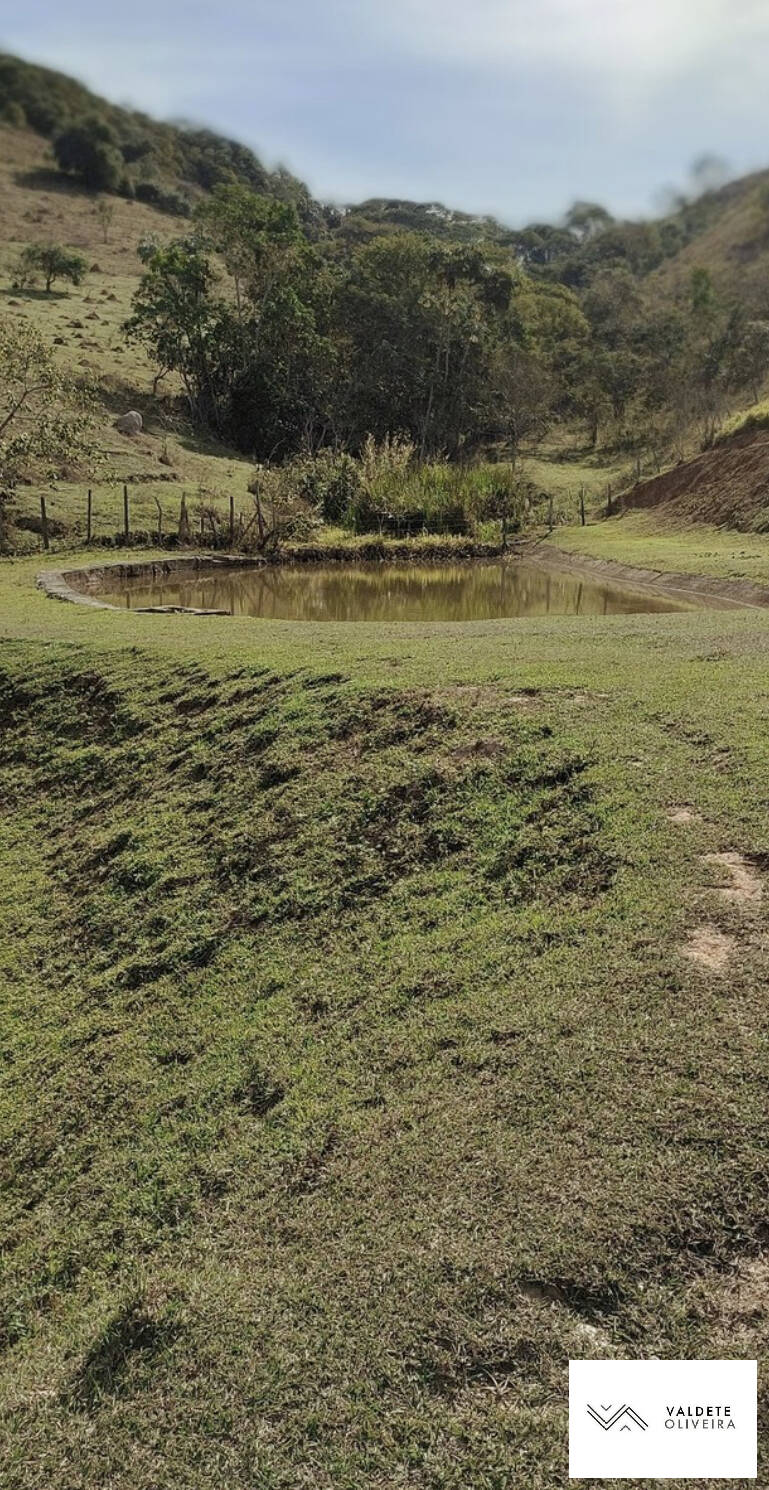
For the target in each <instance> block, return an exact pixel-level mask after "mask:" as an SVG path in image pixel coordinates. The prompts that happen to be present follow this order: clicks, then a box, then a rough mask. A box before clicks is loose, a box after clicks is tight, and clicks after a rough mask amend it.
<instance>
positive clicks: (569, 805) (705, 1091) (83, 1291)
mask: <svg viewBox="0 0 769 1490" xmlns="http://www.w3.org/2000/svg"><path fill="white" fill-rule="evenodd" d="M620 527H621V525H620V524H617V525H616V527H615V528H612V529H610V526H609V525H606V528H605V530H604V531H606V532H607V533H609V532H611V531H613V532H619V530H620ZM599 531H600V530H599V529H595V530H593V529H587V530H585V532H586V533H588V534H589V533H591V532H596V533H597V532H599ZM561 537H562V535H559V541H560V538H561ZM565 541H566V542H567V543H568V542H569V539H568V538H567V539H566V540H565ZM585 541H586V540H585V538H584V535H583V536H582V537H581V538H580V536H579V534H578V535H577V537H575V539H574V545H573V546H575V545H577V544H578V543H579V542H583V543H584V542H585ZM587 541H588V542H589V541H590V540H587ZM604 541H605V542H608V539H606V540H604ZM698 541H699V540H694V539H693V540H692V542H693V543H696V542H698ZM703 541H704V540H703ZM747 541H748V540H746V542H747ZM749 541H750V542H751V543H752V542H753V540H752V539H751V540H749ZM735 542H737V543H741V542H742V539H741V538H740V537H739V535H736V536H735ZM758 542H759V543H760V540H758ZM620 550H621V542H620V540H617V551H616V552H613V553H612V554H611V555H609V554H608V553H606V554H605V556H610V557H624V558H625V559H630V560H631V561H632V558H631V554H630V553H629V551H628V550H627V548H626V549H625V551H624V554H621V553H620ZM81 557H82V556H81ZM71 562H72V563H73V564H75V563H76V562H77V558H76V556H73V558H72V561H71ZM641 562H648V559H643V560H641ZM40 567H41V561H40V560H39V559H38V560H26V559H25V560H22V561H18V562H10V561H6V562H3V564H2V565H1V566H0V814H2V816H1V817H0V915H1V916H2V924H3V928H4V934H3V937H2V942H1V944H0V945H1V950H0V997H1V999H2V1015H1V1023H0V1035H1V1040H0V1051H1V1053H2V1083H1V1084H0V1105H1V1107H2V1117H1V1118H0V1132H1V1134H2V1165H3V1170H2V1173H3V1187H2V1194H1V1196H0V1222H1V1225H2V1231H1V1234H0V1235H1V1239H2V1240H1V1244H2V1258H3V1266H2V1271H1V1272H0V1331H1V1333H2V1343H3V1352H2V1356H1V1357H0V1403H1V1410H2V1422H1V1423H0V1437H1V1440H2V1443H3V1452H2V1459H1V1460H0V1485H2V1486H3V1487H8V1490H80V1487H84V1490H85V1487H88V1490H91V1487H93V1486H94V1485H97V1484H98V1485H104V1486H109V1487H110V1490H182V1487H183V1490H204V1487H205V1490H213V1487H215V1490H225V1487H226V1490H246V1487H248V1490H300V1487H312V1490H332V1487H333V1490H374V1487H376V1490H393V1487H400V1486H403V1487H409V1490H412V1487H413V1490H509V1487H511V1486H516V1487H521V1490H523V1487H525V1490H556V1487H561V1486H563V1485H564V1484H566V1482H567V1445H566V1437H567V1363H568V1359H569V1357H570V1356H571V1357H575V1356H587V1357H594V1356H617V1357H625V1356H653V1355H656V1356H670V1357H678V1356H693V1357H700V1356H704V1357H718V1356H721V1355H723V1356H727V1357H732V1356H747V1357H750V1358H755V1357H756V1356H759V1357H760V1356H762V1355H763V1354H764V1349H765V1346H766V1342H767V1336H768V1335H769V1322H768V1316H767V1303H768V1301H769V1263H767V1262H766V1261H764V1260H763V1253H764V1249H765V1247H766V1244H767V1219H766V1218H767V1188H768V1187H767V1159H768V1154H767V1149H768V1143H767V1117H766V1113H767V1072H768V1071H769V1059H768V1057H769V1050H768V1048H767V1046H768V1042H767V1034H768V1033H769V970H768V969H767V958H766V945H767V931H768V929H769V928H768V925H767V911H768V910H769V877H768V876H769V729H768V728H767V713H768V706H769V612H763V611H760V610H734V611H713V612H706V611H692V612H682V613H679V614H665V615H639V616H629V617H619V616H617V617H607V618H567V617H563V618H549V619H532V620H527V621H510V622H504V621H502V622H479V623H473V624H466V625H461V626H459V625H456V626H454V625H431V626H420V625H401V626H379V625H376V626H375V625H367V624H353V625H349V626H342V625H333V624H329V625H322V624H318V625H305V624H294V623H289V622H282V623H281V622H275V623H269V622H260V621H250V620H245V619H227V618H217V617H213V616H208V617H192V616H183V615H176V616H161V615H155V616H153V615H137V614H118V613H110V612H108V611H94V610H89V609H87V608H85V607H76V606H70V605H64V604H61V603H58V602H55V601H52V600H49V599H46V598H45V597H44V596H43V595H42V594H41V593H40V592H39V591H37V590H36V589H35V586H34V577H35V573H36V571H37V569H39V568H40ZM660 567H661V566H660ZM668 567H672V568H684V569H685V568H686V567H687V565H686V563H683V562H681V560H680V557H679V556H678V554H676V557H675V562H674V563H673V561H672V559H671V561H670V562H669V564H668ZM688 567H689V568H692V567H693V565H692V564H690V565H689V566H688ZM714 572H717V571H716V570H715V569H714ZM765 886H766V889H765V890H764V887H765ZM761 1391H762V1403H761V1413H762V1418H763V1423H764V1430H765V1428H766V1410H767V1401H766V1388H765V1383H762V1388H761ZM763 1438H764V1442H765V1438H766V1434H765V1431H764V1435H763ZM759 1442H761V1435H760V1437H759ZM762 1477H763V1481H762ZM768 1477H769V1470H768V1468H767V1463H766V1456H765V1450H764V1463H763V1467H762V1468H760V1470H759V1482H764V1483H765V1482H766V1480H767V1478H768ZM622 1483H628V1482H627V1481H623V1482H622ZM670 1483H673V1482H670Z"/></svg>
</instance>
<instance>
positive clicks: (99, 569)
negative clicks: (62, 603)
mask: <svg viewBox="0 0 769 1490" xmlns="http://www.w3.org/2000/svg"><path fill="white" fill-rule="evenodd" d="M263 566H264V560H263V559H251V558H245V557H244V556H243V555H242V554H186V555H184V557H182V558H173V559H129V560H128V561H126V562H123V563H116V564H89V565H88V566H87V568H84V569H83V568H78V569H43V570H41V571H40V573H39V574H38V575H37V576H36V580H35V582H36V584H37V586H38V589H40V590H43V591H44V592H45V594H46V595H49V596H50V597H51V599H52V600H67V601H70V602H71V603H72V604H74V605H90V606H92V607H93V608H94V609H96V610H117V611H121V612H122V611H123V610H124V608H125V607H124V606H121V605H113V604H112V603H111V601H109V600H100V599H99V591H100V590H103V589H105V588H106V587H108V585H109V583H110V581H111V580H117V581H118V582H119V581H121V580H126V579H147V580H155V579H166V578H167V577H168V576H169V575H170V574H200V573H206V572H208V571H210V570H214V569H261V568H262V567H263ZM136 610H137V611H139V612H142V613H145V614H146V613H150V614H157V615H169V614H173V613H175V612H180V613H183V614H185V615H189V616H226V615H229V611H225V610H202V609H199V608H197V607H195V606H191V605H137V606H136Z"/></svg>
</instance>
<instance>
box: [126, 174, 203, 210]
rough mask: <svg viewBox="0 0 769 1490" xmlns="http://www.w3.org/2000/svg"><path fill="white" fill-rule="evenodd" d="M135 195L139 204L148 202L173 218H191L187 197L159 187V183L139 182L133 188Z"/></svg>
mask: <svg viewBox="0 0 769 1490" xmlns="http://www.w3.org/2000/svg"><path fill="white" fill-rule="evenodd" d="M133 195H134V196H135V197H136V200H137V202H147V203H148V204H149V206H150V207H157V208H158V210H159V211H160V212H167V213H168V214H169V215H170V216H171V217H189V216H190V215H191V213H192V207H191V205H190V202H189V201H188V199H187V197H185V196H182V193H181V192H179V191H171V190H169V189H168V188H166V187H162V186H159V185H158V183H157V181H137V183H136V185H135V186H134V187H133Z"/></svg>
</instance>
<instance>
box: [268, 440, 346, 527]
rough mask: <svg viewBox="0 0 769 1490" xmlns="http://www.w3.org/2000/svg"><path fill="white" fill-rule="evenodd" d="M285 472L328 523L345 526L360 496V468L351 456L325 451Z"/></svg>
mask: <svg viewBox="0 0 769 1490" xmlns="http://www.w3.org/2000/svg"><path fill="white" fill-rule="evenodd" d="M283 470H284V471H285V473H286V476H287V479H288V481H289V482H290V484H291V485H292V486H293V488H294V490H295V491H296V494H297V496H299V497H301V498H302V500H303V501H305V502H307V503H309V505H310V506H311V507H313V508H314V509H315V511H316V512H317V513H318V514H319V516H321V517H322V518H323V521H324V522H327V523H344V522H345V521H346V519H347V516H348V513H349V512H350V511H351V510H352V509H353V508H354V506H355V503H356V501H357V499H358V498H359V496H360V491H361V473H360V467H359V465H358V462H357V461H355V460H353V458H352V456H351V455H345V454H337V453H336V452H335V451H333V450H321V451H319V453H318V454H317V455H316V456H297V458H296V459H295V460H292V461H290V462H289V463H288V464H287V465H286V466H284V467H283Z"/></svg>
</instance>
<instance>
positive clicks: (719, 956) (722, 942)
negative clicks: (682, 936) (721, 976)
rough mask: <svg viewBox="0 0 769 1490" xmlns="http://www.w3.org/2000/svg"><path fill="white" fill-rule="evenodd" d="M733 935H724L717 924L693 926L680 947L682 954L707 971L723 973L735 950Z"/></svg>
mask: <svg viewBox="0 0 769 1490" xmlns="http://www.w3.org/2000/svg"><path fill="white" fill-rule="evenodd" d="M735 947H736V943H735V940H734V937H731V936H725V935H724V933H723V931H719V930H718V927H717V926H710V925H705V926H695V928H694V930H693V931H690V932H689V936H688V939H687V941H686V943H685V944H684V946H683V947H682V948H681V952H682V955H683V956H684V957H688V958H689V961H690V962H695V963H697V965H698V967H702V968H705V970H706V971H707V972H709V973H723V972H724V971H725V970H726V968H727V966H728V964H729V960H730V958H731V957H732V956H733V954H734V951H735Z"/></svg>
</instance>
